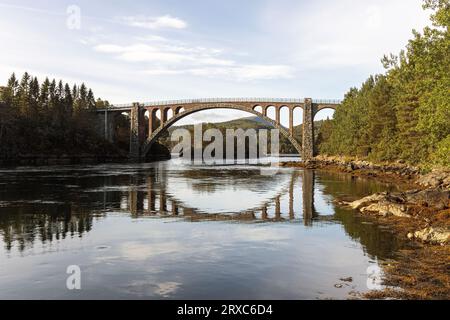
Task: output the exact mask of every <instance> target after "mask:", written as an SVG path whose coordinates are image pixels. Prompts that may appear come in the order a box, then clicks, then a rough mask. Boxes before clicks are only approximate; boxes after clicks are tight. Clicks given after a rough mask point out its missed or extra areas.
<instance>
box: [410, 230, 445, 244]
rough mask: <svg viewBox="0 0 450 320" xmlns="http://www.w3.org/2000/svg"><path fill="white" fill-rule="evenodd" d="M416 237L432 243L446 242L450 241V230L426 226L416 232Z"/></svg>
mask: <svg viewBox="0 0 450 320" xmlns="http://www.w3.org/2000/svg"><path fill="white" fill-rule="evenodd" d="M414 238H416V239H419V240H422V241H423V242H427V243H432V244H446V243H449V242H450V231H449V230H447V229H444V228H433V227H429V228H425V229H423V230H420V231H416V232H415V233H414Z"/></svg>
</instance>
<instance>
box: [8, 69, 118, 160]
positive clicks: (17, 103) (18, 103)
mask: <svg viewBox="0 0 450 320" xmlns="http://www.w3.org/2000/svg"><path fill="white" fill-rule="evenodd" d="M106 104H108V102H107V101H102V100H101V99H98V100H95V98H94V94H93V92H92V90H91V89H88V88H87V87H86V85H85V84H81V85H80V86H77V85H74V86H73V87H71V86H69V84H64V83H63V82H62V81H59V82H56V80H52V81H50V80H49V79H48V78H47V79H45V81H44V82H43V83H42V84H39V82H38V79H37V78H35V77H32V76H30V75H29V74H28V73H25V74H24V75H23V76H22V78H21V79H20V80H18V79H17V78H16V76H15V74H13V75H12V76H11V77H10V79H9V81H8V84H7V86H6V87H2V88H1V91H0V157H1V159H3V160H5V159H13V160H14V159H19V158H21V157H27V156H29V155H33V156H36V155H42V156H44V157H48V156H60V155H80V154H94V155H95V154H105V153H115V152H116V150H115V148H114V147H113V146H112V145H110V144H109V143H107V142H106V141H104V140H103V138H102V137H99V136H98V134H97V131H96V129H95V128H96V122H95V118H94V117H95V113H92V112H90V111H92V110H95V108H97V107H102V106H104V105H106Z"/></svg>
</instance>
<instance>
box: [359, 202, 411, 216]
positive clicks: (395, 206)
mask: <svg viewBox="0 0 450 320" xmlns="http://www.w3.org/2000/svg"><path fill="white" fill-rule="evenodd" d="M360 211H361V212H362V213H376V214H378V215H380V216H383V217H386V216H390V215H393V216H396V217H401V218H411V215H409V214H408V213H407V207H406V206H405V205H404V204H399V203H392V202H389V201H380V202H377V203H373V204H371V205H369V206H367V207H363V208H361V209H360Z"/></svg>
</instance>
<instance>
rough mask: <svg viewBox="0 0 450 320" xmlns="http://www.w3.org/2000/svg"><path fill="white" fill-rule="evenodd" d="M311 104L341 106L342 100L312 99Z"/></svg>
mask: <svg viewBox="0 0 450 320" xmlns="http://www.w3.org/2000/svg"><path fill="white" fill-rule="evenodd" d="M313 103H317V104H341V103H342V100H339V99H313Z"/></svg>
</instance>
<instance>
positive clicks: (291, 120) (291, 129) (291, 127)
mask: <svg viewBox="0 0 450 320" xmlns="http://www.w3.org/2000/svg"><path fill="white" fill-rule="evenodd" d="M289 133H290V135H291V136H294V108H289Z"/></svg>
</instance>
